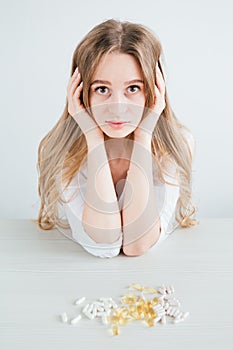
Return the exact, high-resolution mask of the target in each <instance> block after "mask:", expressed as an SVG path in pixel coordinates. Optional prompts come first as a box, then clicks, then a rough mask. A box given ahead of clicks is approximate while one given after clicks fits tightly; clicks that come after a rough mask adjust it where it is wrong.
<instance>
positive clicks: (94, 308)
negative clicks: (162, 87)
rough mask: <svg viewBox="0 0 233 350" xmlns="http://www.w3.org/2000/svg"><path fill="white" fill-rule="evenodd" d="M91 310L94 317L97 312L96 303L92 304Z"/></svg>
mask: <svg viewBox="0 0 233 350" xmlns="http://www.w3.org/2000/svg"><path fill="white" fill-rule="evenodd" d="M92 312H93V315H94V317H96V314H97V306H96V305H94V306H93V311H92Z"/></svg>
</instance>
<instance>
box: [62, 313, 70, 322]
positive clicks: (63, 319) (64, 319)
mask: <svg viewBox="0 0 233 350" xmlns="http://www.w3.org/2000/svg"><path fill="white" fill-rule="evenodd" d="M61 320H62V322H63V323H67V322H68V317H67V313H66V312H63V313H62V314H61Z"/></svg>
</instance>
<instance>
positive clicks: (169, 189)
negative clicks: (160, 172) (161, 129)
mask: <svg viewBox="0 0 233 350" xmlns="http://www.w3.org/2000/svg"><path fill="white" fill-rule="evenodd" d="M183 133H184V136H185V138H186V140H187V142H188V145H189V147H190V151H191V154H192V157H194V155H195V149H196V144H195V139H194V137H193V135H192V134H191V133H190V132H188V131H186V130H185V131H183ZM176 169H177V167H176V166H175V165H169V167H167V168H166V170H167V172H168V175H164V178H165V180H166V181H167V182H169V183H171V185H170V184H167V183H165V184H161V183H159V182H157V183H155V187H154V189H155V195H156V198H157V202H158V206H159V213H160V237H159V239H158V241H157V242H156V244H155V246H157V245H158V244H160V242H161V241H163V240H164V239H166V238H167V237H168V236H169V235H170V234H171V233H172V232H173V231H174V230H175V229H176V228H177V227H178V226H179V223H178V222H177V221H176V219H175V212H176V206H177V201H178V199H179V196H180V187H179V184H178V179H177V175H176Z"/></svg>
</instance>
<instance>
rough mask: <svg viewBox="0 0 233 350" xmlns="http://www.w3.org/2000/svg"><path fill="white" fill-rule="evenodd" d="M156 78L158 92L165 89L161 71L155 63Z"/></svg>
mask: <svg viewBox="0 0 233 350" xmlns="http://www.w3.org/2000/svg"><path fill="white" fill-rule="evenodd" d="M156 78H157V85H158V87H159V89H160V90H164V88H165V81H164V78H163V75H162V72H161V70H160V69H159V65H158V62H157V63H156Z"/></svg>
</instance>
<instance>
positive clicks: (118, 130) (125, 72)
mask: <svg viewBox="0 0 233 350" xmlns="http://www.w3.org/2000/svg"><path fill="white" fill-rule="evenodd" d="M89 98H90V107H91V110H92V113H93V116H94V118H95V121H96V123H97V124H98V125H99V127H100V128H101V130H102V131H103V132H104V133H105V134H107V135H108V136H109V137H112V138H122V137H125V136H127V135H129V134H130V133H132V132H133V131H134V130H135V129H136V128H137V126H138V124H139V122H140V120H141V118H142V114H143V110H144V106H145V93H144V83H143V77H142V73H141V69H140V66H139V64H138V63H137V61H136V59H135V58H134V57H133V56H131V55H129V54H124V53H111V54H107V55H104V56H103V57H102V59H101V61H100V63H99V65H98V67H97V69H96V71H95V73H94V76H93V78H92V81H91V85H90V92H89ZM110 121H114V122H116V123H117V122H118V123H119V122H125V123H123V124H118V125H116V124H115V125H114V124H111V123H109V122H110Z"/></svg>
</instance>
